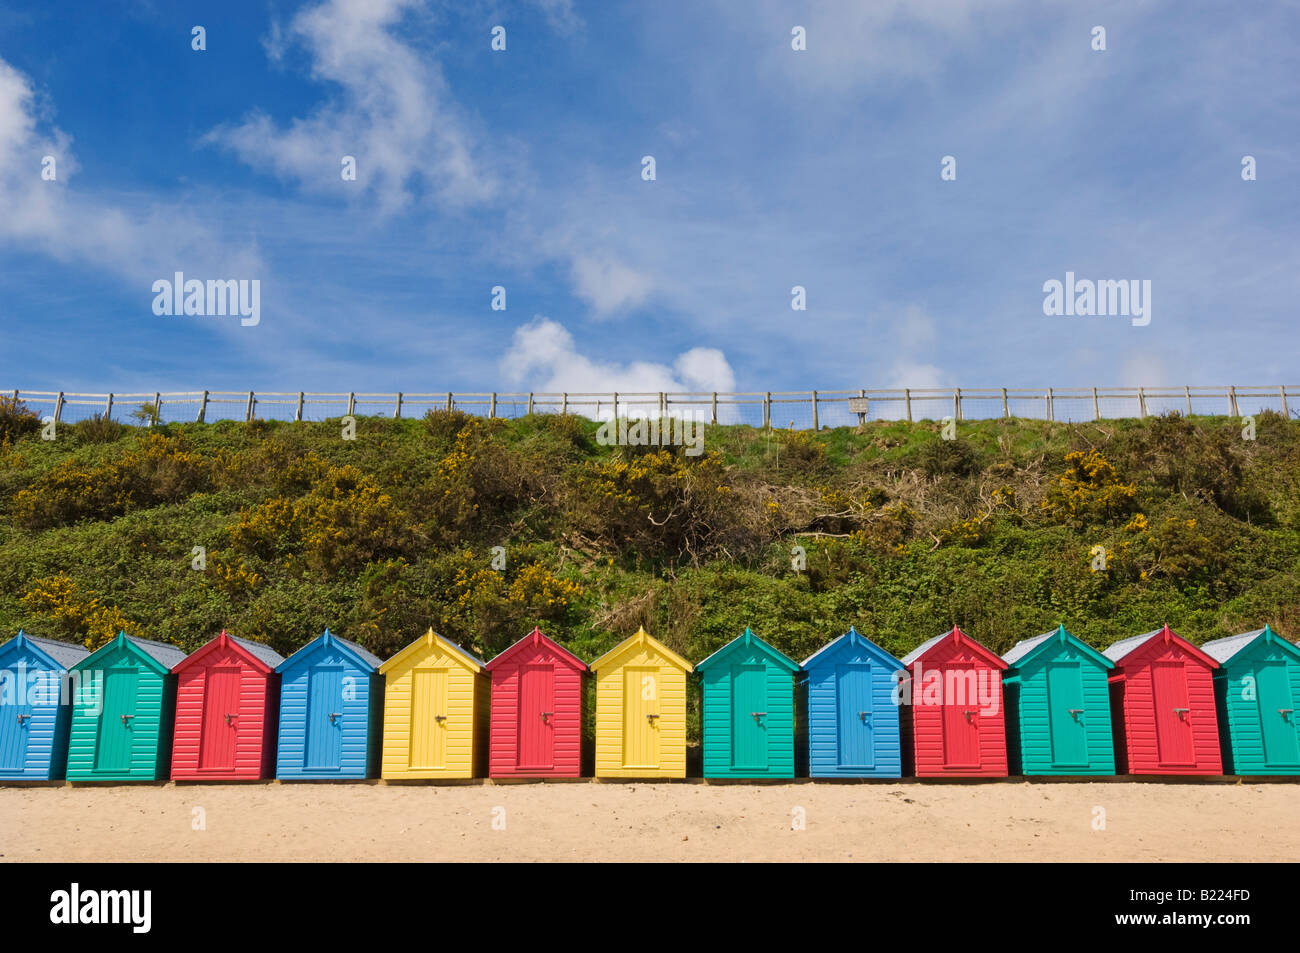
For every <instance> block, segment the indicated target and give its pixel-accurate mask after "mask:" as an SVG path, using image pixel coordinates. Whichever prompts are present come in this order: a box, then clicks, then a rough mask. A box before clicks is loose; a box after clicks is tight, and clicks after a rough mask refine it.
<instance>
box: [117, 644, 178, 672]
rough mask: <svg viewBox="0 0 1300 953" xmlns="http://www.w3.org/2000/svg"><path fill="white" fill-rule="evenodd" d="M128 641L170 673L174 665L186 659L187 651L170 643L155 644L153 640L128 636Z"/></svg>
mask: <svg viewBox="0 0 1300 953" xmlns="http://www.w3.org/2000/svg"><path fill="white" fill-rule="evenodd" d="M126 640H127V641H128V642H130V643H131V644H132V645H134V646H135V647H136V648H138V649H139V650H140V651H141V652H143V653H144V654H145V655H148V656H149V657H150V658H151V659H153V660H154V661H155V662H157V663H158V664H159V665H161V666H163V667H164V668H166V669H167V670H168V671H170V670H171V667H172V666H173V665H175V664H176V663H177V662H179V661H181V660H182V659H183V658H185V650H184V649H182V648H180V647H179V646H176V645H172V644H171V643H170V642H155V641H153V640H152V639H142V638H140V637H139V636H135V635H128V636H127V637H126Z"/></svg>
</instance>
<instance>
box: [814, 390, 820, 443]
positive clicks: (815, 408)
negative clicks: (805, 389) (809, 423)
mask: <svg viewBox="0 0 1300 953" xmlns="http://www.w3.org/2000/svg"><path fill="white" fill-rule="evenodd" d="M812 404H813V433H816V432H817V431H819V430H821V429H822V428H821V426H820V421H819V420H818V419H817V392H816V391H813V392H812Z"/></svg>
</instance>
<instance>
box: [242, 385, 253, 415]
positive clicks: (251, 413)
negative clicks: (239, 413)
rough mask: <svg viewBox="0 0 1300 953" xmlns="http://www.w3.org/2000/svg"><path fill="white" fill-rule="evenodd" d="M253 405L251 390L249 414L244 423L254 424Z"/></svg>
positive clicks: (249, 393)
mask: <svg viewBox="0 0 1300 953" xmlns="http://www.w3.org/2000/svg"><path fill="white" fill-rule="evenodd" d="M253 403H254V401H253V392H252V391H251V390H250V391H249V392H248V412H247V413H246V414H245V415H244V421H245V422H246V423H252V421H253Z"/></svg>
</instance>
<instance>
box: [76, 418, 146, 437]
mask: <svg viewBox="0 0 1300 953" xmlns="http://www.w3.org/2000/svg"><path fill="white" fill-rule="evenodd" d="M71 430H72V436H73V437H74V438H75V439H76V441H77V442H78V443H85V444H92V443H117V441H119V440H121V439H122V438H123V437H125V436H126V435H127V434H128V433H129V432H130V430H131V428H130V427H128V426H127V425H126V424H123V423H119V422H118V421H116V420H113V419H112V418H111V417H106V416H104V415H103V414H95V415H93V416H91V417H87V418H86V419H85V420H79V421H77V422H76V423H75V424H73V425H72V427H71Z"/></svg>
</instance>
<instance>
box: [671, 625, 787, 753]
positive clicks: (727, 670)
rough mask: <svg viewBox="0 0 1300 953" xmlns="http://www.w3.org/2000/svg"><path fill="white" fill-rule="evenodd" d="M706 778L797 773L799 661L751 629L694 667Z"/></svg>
mask: <svg viewBox="0 0 1300 953" xmlns="http://www.w3.org/2000/svg"><path fill="white" fill-rule="evenodd" d="M695 671H696V673H697V674H698V675H699V677H700V685H701V690H702V703H701V706H700V720H701V723H702V729H703V730H702V741H703V745H704V776H705V777H706V778H793V777H794V735H795V716H794V713H795V706H794V676H795V673H796V672H798V671H799V663H798V662H795V661H794V660H792V659H790V658H787V657H786V656H785V655H784V654H783V653H781V652H779V651H777V650H776V649H775V648H773V647H772V646H771V645H769V644H768V643H766V642H764V641H763V640H762V639H760V638H759V637H758V636H756V635H755V634H754V633H753V632H751V631H750V630H749V629H748V628H747V629H745V632H744V634H743V635H741V636H738V637H737V638H735V639H732V640H731V641H730V642H728V643H727V644H726V645H724V646H722V648H720V649H718V650H717V651H716V652H714V653H713V654H712V655H710V656H709V657H708V658H706V659H705V660H704V661H702V662H700V663H699V664H698V665H696V666H695Z"/></svg>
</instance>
